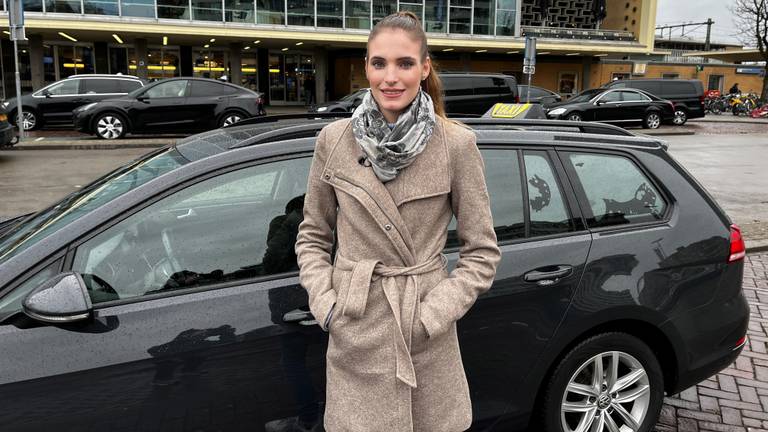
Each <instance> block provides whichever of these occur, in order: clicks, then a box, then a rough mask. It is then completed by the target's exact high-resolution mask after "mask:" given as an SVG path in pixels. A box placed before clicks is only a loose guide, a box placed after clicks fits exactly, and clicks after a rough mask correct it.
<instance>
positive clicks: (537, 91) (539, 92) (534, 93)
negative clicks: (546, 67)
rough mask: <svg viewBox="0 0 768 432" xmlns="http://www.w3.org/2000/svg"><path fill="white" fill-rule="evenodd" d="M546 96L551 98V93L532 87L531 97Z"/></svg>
mask: <svg viewBox="0 0 768 432" xmlns="http://www.w3.org/2000/svg"><path fill="white" fill-rule="evenodd" d="M545 96H551V93H549V92H548V91H546V90H542V89H540V88H536V87H531V97H545Z"/></svg>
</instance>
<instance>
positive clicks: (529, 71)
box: [523, 66, 536, 75]
mask: <svg viewBox="0 0 768 432" xmlns="http://www.w3.org/2000/svg"><path fill="white" fill-rule="evenodd" d="M523 73H524V74H531V75H533V74H535V73H536V66H523Z"/></svg>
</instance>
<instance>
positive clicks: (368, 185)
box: [323, 120, 450, 266]
mask: <svg viewBox="0 0 768 432" xmlns="http://www.w3.org/2000/svg"><path fill="white" fill-rule="evenodd" d="M350 124H351V123H350ZM350 124H348V125H347V127H346V128H345V130H344V132H343V133H342V135H341V137H340V138H339V142H338V144H337V145H336V146H334V149H333V151H332V153H331V155H330V157H329V159H328V162H327V163H326V166H325V170H324V175H323V179H324V181H326V182H329V183H331V184H333V185H334V186H335V187H338V188H339V189H341V190H344V191H345V192H347V193H350V194H352V195H353V196H354V197H355V198H357V199H358V201H360V202H361V203H362V204H363V206H364V207H365V208H366V210H367V211H368V212H369V213H370V214H371V215H372V216H373V217H374V219H376V220H377V222H379V225H380V227H381V228H382V229H384V230H385V232H386V234H387V236H388V237H389V238H390V239H391V240H393V244H394V245H395V247H397V249H398V252H399V254H400V255H401V257H402V258H403V261H404V262H405V264H406V265H409V266H410V265H415V264H416V263H415V262H414V253H413V241H412V239H411V235H410V233H409V231H408V226H407V225H406V223H405V221H404V220H403V218H402V215H401V214H400V210H399V208H398V207H399V206H401V205H403V204H405V203H407V202H409V201H413V200H417V199H421V198H428V197H432V196H437V195H441V194H446V193H448V192H450V175H449V172H448V151H447V148H446V143H445V135H444V130H445V127H444V125H443V124H442V120H438V121H437V124H436V126H435V131H434V133H433V134H432V137H431V138H430V140H429V142H428V143H427V145H426V147H425V148H424V151H422V153H421V154H419V156H418V157H417V158H416V159H415V160H414V161H413V163H412V164H411V165H410V166H408V167H407V168H405V169H404V170H402V171H401V172H400V173H398V175H397V177H395V179H394V180H392V181H390V182H388V183H387V184H386V185H385V184H384V183H382V182H381V180H379V178H378V177H376V174H375V173H374V172H373V168H371V167H369V166H364V165H361V164H360V163H359V161H358V160H359V158H360V157H361V156H362V155H363V153H362V150H361V149H360V147H359V146H358V145H357V142H356V141H355V138H354V135H353V134H352V128H351V126H350ZM379 212H380V213H381V214H378V213H379ZM382 216H383V217H382ZM388 223H389V224H391V225H392V228H391V229H389V230H386V225H387V224H388Z"/></svg>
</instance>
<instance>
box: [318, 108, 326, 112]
mask: <svg viewBox="0 0 768 432" xmlns="http://www.w3.org/2000/svg"><path fill="white" fill-rule="evenodd" d="M323 111H328V107H320V108H318V109H317V112H323Z"/></svg>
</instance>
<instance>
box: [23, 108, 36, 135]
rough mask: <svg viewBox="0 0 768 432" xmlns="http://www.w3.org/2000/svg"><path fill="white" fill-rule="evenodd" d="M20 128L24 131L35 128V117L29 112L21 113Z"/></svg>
mask: <svg viewBox="0 0 768 432" xmlns="http://www.w3.org/2000/svg"><path fill="white" fill-rule="evenodd" d="M21 126H22V127H23V128H24V130H25V131H28V130H32V129H34V128H35V126H37V117H36V116H35V113H32V112H29V111H22V112H21Z"/></svg>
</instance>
